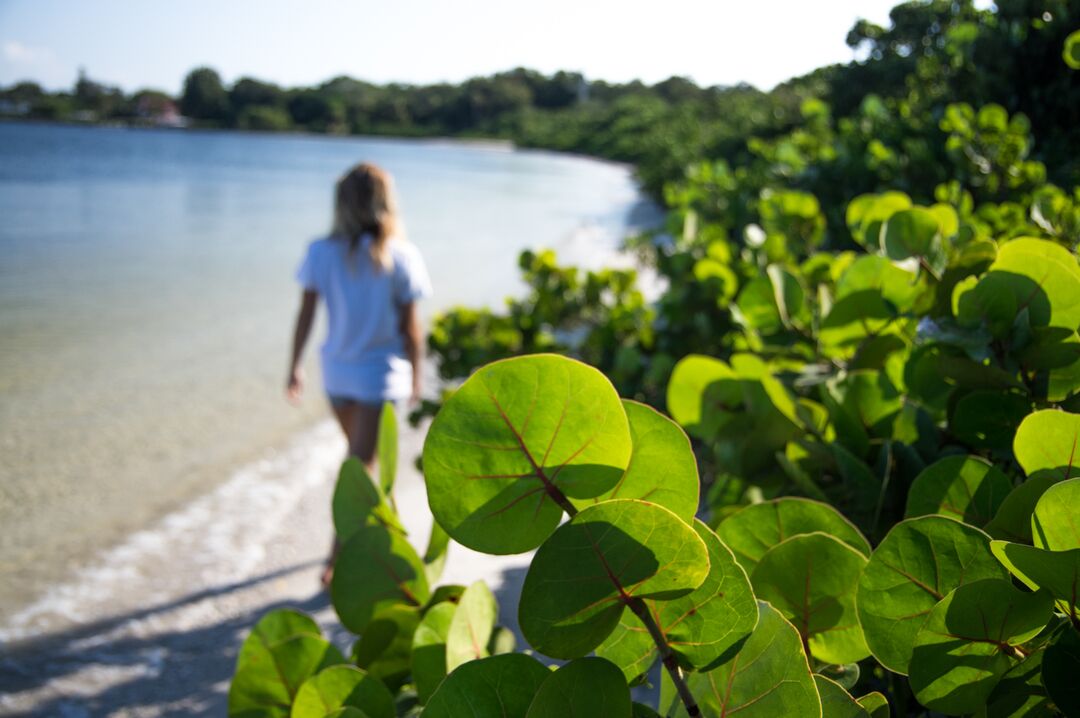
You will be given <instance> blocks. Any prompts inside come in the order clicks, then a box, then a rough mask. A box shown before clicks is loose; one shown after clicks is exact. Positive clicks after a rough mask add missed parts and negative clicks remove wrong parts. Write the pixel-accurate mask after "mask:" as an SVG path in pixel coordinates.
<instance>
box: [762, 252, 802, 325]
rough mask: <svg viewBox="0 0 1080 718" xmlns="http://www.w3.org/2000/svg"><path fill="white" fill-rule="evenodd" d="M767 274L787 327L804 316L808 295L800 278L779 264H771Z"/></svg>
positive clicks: (766, 271)
mask: <svg viewBox="0 0 1080 718" xmlns="http://www.w3.org/2000/svg"><path fill="white" fill-rule="evenodd" d="M765 274H766V276H767V277H768V279H769V284H770V286H771V288H772V293H773V303H774V304H775V305H776V309H777V311H778V312H779V316H780V322H781V324H783V325H784V326H785V327H790V326H792V323H793V320H794V319H796V318H802V315H803V314H804V312H803V308H804V306H805V304H806V295H805V292H804V291H803V288H802V285H801V284H799V280H798V279H797V278H796V277H795V275H793V274H792V273H791V272H789V271H787V270H786V269H784V268H783V267H782V266H780V265H779V264H770V265H769V266H768V267H766V268H765Z"/></svg>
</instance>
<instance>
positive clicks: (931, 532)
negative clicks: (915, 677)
mask: <svg viewBox="0 0 1080 718" xmlns="http://www.w3.org/2000/svg"><path fill="white" fill-rule="evenodd" d="M984 578H998V579H1005V578H1008V572H1007V571H1005V570H1004V568H1003V567H1002V565H1001V564H1000V563H999V562H998V561H997V559H995V558H994V555H993V554H992V553H991V552H990V537H989V536H987V535H986V534H985V533H983V532H982V531H980V530H979V529H977V528H974V527H972V526H968V525H966V524H962V523H960V522H959V521H955V520H953V519H950V518H946V517H944V516H920V517H918V518H914V519H906V520H904V521H901V522H900V523H898V524H896V525H895V526H893V527H892V529H891V530H890V531H889V533H888V534H886V536H885V538H884V539H883V540H882V542H881V543H880V544H879V545H878V547H877V548H876V549H874V553H873V554H871V556H870V562H869V563H868V564H867V565H866V569H865V570H864V571H863V574H862V577H861V578H860V579H859V588H858V594H857V597H856V605H857V607H858V614H859V623H860V624H861V625H862V628H863V633H864V635H865V636H866V644H867V646H868V647H869V648H870V652H871V653H873V654H874V657H875V658H877V660H878V662H879V663H881V665H883V666H885V667H886V668H888V669H889V670H890V671H893V672H894V673H903V674H906V673H907V672H908V664H909V662H910V660H911V651H912V649H913V646H914V644H915V637H916V635H917V634H918V632H919V629H920V628H922V625H923V624H924V623H925V622H926V618H927V616H929V614H930V611H931V610H932V609H933V608H934V606H935V605H936V604H937V602H938V601H940V600H941V599H943V598H944V597H945V595H946V594H948V593H949V592H950V591H952V590H953V589H954V588H956V587H957V586H960V585H962V584H966V583H970V582H972V581H977V580H979V579H984Z"/></svg>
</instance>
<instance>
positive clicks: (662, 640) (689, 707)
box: [545, 482, 701, 718]
mask: <svg viewBox="0 0 1080 718" xmlns="http://www.w3.org/2000/svg"><path fill="white" fill-rule="evenodd" d="M545 488H546V490H547V493H548V496H550V497H551V498H552V500H553V501H554V502H555V503H557V504H558V505H559V506H561V507H562V508H563V510H564V511H565V512H566V513H567V514H568V515H569V516H570V518H571V519H572V518H574V517H575V516H577V513H578V510H577V508H575V507H574V505H573V504H572V503H570V499H568V498H566V495H565V494H563V492H562V491H559V488H558V487H557V486H555V485H554V484H552V483H549V482H545ZM615 587H616V588H618V589H619V593H620V594H621V595H622V596H623V597H624V598H623V602H624V603H625V604H626V605H627V606H628V607H629V608H630V610H631V611H633V612H634V615H635V616H637V617H638V620H639V621H641V623H642V625H644V626H645V630H647V631H648V632H649V637H650V638H652V640H653V643H655V644H656V650H657V651H659V653H660V661H661V662H662V663H663V664H664V668H666V669H667V672H668V675H669V676H671V682H672V683H673V684H674V685H675V691H676V692H677V693H678V694H679V699H680V700H681V701H682V702H683V705H684V706H686V714H687V715H688V716H690V718H694V717H695V716H700V715H701V709H700V708H698V704H697V699H695V698H694V694H693V693H691V692H690V686H688V685H686V680H685V679H684V678H683V675H682V671H680V670H679V664H678V662H677V661H676V660H675V652H674V651H672V650H671V646H670V645H669V644H668V642H667V638H666V637H665V636H664V632H663V631H661V630H660V626H658V625H656V621H655V620H654V619H653V617H652V614H651V613H649V607H648V606H646V605H645V602H644V601H643V600H641V599H640V598H637V597H635V596H626V594H625V592H624V591H623V587H622V586H620V585H619V584H618V583H615Z"/></svg>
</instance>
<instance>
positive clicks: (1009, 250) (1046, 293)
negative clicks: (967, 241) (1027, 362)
mask: <svg viewBox="0 0 1080 718" xmlns="http://www.w3.org/2000/svg"><path fill="white" fill-rule="evenodd" d="M996 273H1001V274H1003V275H1005V277H1004V279H1005V283H1004V286H1005V287H1006V288H1007V289H1008V291H1010V292H1011V293H1012V294H1013V297H1014V298H1015V299H1016V306H1017V310H1022V309H1024V308H1026V309H1027V310H1028V312H1029V314H1030V317H1031V325H1032V326H1033V327H1045V326H1052V327H1065V328H1066V329H1069V330H1075V329H1076V328H1077V326H1080V266H1077V263H1076V257H1075V255H1073V253H1072V252H1070V251H1069V250H1068V249H1065V247H1063V246H1061V245H1060V244H1057V243H1056V242H1051V241H1048V240H1044V239H1032V238H1030V237H1020V238H1018V239H1014V240H1011V241H1009V242H1006V243H1004V244H1002V245H1001V246H1000V248H999V249H998V256H997V259H996V260H995V261H994V263H993V264H992V265H990V271H989V272H988V273H987V275H986V276H987V277H989V276H990V275H993V274H996ZM984 279H985V278H984Z"/></svg>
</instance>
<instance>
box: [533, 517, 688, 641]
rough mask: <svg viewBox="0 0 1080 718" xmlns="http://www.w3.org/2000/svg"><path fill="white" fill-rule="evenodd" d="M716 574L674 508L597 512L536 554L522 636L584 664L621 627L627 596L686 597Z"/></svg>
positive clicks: (577, 521) (564, 528)
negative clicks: (709, 574)
mask: <svg viewBox="0 0 1080 718" xmlns="http://www.w3.org/2000/svg"><path fill="white" fill-rule="evenodd" d="M708 572H709V558H708V552H707V549H706V548H705V544H704V542H703V541H702V540H701V539H700V538H699V537H698V535H697V534H696V533H695V532H694V530H693V529H692V528H690V526H688V525H687V524H686V523H684V522H683V521H682V520H680V519H679V518H678V517H677V516H675V514H673V513H671V512H670V511H669V510H667V509H665V508H663V507H661V506H657V505H656V504H650V503H647V502H644V501H634V500H630V499H618V500H615V501H606V502H604V503H601V504H597V505H595V506H590V507H589V508H586V509H584V510H583V511H581V513H579V514H578V515H577V516H575V517H574V518H573V519H572V520H571V521H570V522H569V523H567V524H564V525H563V526H561V527H559V529H558V530H557V531H556V532H555V533H554V534H553V535H552V536H551V538H550V539H548V540H547V541H546V542H544V545H543V546H541V547H540V549H539V550H538V551H537V552H536V556H535V557H534V558H533V561H532V564H531V565H530V566H529V571H528V573H527V574H526V576H525V583H524V585H523V586H522V591H521V600H520V603H519V607H518V621H519V625H520V626H521V632H522V634H523V635H524V636H525V638H526V640H528V641H529V643H530V644H532V647H533V648H535V649H536V650H537V651H540V652H541V653H544V654H546V655H549V656H552V657H554V658H577V657H579V656H583V655H585V654H587V653H589V652H590V651H592V650H593V649H594V648H596V647H597V646H599V645H600V644H601V643H602V642H603V640H604V639H605V638H607V637H608V635H610V634H611V632H612V631H613V630H614V629H615V627H616V626H617V625H618V623H619V618H620V617H621V616H622V613H623V609H624V607H625V605H626V603H625V598H624V597H631V596H634V597H639V598H660V599H673V598H678V597H679V596H683V595H686V594H688V593H690V592H691V591H693V590H694V589H695V588H697V587H698V586H700V585H701V584H702V583H703V582H704V581H705V579H706V577H707V576H708Z"/></svg>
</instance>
